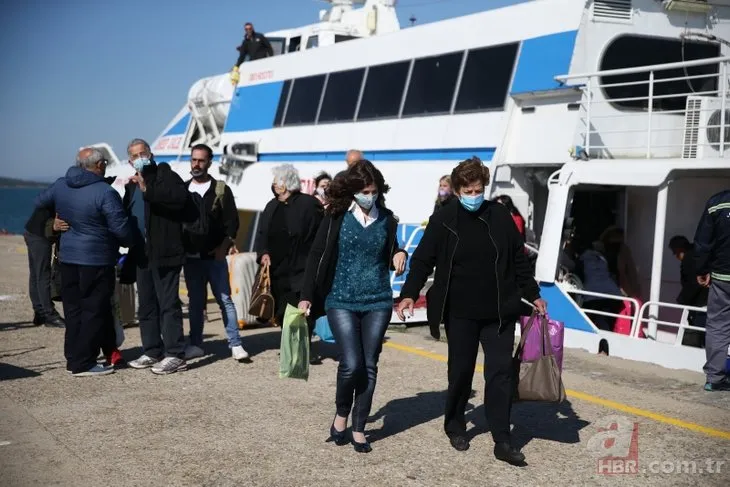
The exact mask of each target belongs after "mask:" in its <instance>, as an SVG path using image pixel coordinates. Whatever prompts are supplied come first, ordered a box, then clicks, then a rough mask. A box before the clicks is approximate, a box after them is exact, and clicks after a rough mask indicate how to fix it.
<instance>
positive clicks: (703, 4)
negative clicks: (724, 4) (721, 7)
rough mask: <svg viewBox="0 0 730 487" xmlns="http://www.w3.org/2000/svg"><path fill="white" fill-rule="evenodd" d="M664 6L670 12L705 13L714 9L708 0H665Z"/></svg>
mask: <svg viewBox="0 0 730 487" xmlns="http://www.w3.org/2000/svg"><path fill="white" fill-rule="evenodd" d="M662 5H664V8H665V9H667V10H669V11H670V12H693V13H705V12H709V11H710V10H711V9H712V5H711V4H710V3H709V2H708V1H707V0H663V1H662Z"/></svg>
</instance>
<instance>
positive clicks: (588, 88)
mask: <svg viewBox="0 0 730 487" xmlns="http://www.w3.org/2000/svg"><path fill="white" fill-rule="evenodd" d="M592 84H593V78H588V83H586V94H587V95H588V96H587V98H588V100H587V105H586V135H585V138H584V140H583V148H584V149H585V151H586V156H588V157H591V100H592V99H593V93H592V90H591V85H592ZM576 155H578V154H576Z"/></svg>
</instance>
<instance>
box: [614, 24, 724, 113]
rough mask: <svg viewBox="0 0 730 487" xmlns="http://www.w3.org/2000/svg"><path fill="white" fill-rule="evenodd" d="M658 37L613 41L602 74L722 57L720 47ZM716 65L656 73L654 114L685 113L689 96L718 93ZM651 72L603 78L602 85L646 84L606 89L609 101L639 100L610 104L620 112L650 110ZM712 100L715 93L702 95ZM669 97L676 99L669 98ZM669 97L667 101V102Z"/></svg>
mask: <svg viewBox="0 0 730 487" xmlns="http://www.w3.org/2000/svg"><path fill="white" fill-rule="evenodd" d="M682 51H683V49H682V41H680V40H675V39H662V38H659V37H641V36H622V37H619V38H617V39H616V40H614V41H613V42H612V43H611V44H610V45H609V46H608V47H607V48H606V51H605V53H604V54H603V59H601V66H600V69H601V70H608V69H621V68H632V67H637V66H649V65H652V64H665V63H676V62H682V61H690V60H693V59H707V58H713V57H719V56H720V46H719V45H715V44H708V43H701V42H687V41H685V42H684V53H683V52H682ZM717 73H718V65H717V64H707V65H704V66H694V67H689V68H686V70H685V69H683V68H677V69H664V70H660V71H655V72H654V79H655V82H654V96H655V97H661V98H658V99H655V100H654V108H653V109H654V110H658V111H668V110H678V111H684V109H685V106H686V103H687V95H689V94H692V93H693V92H694V93H699V92H708V91H709V92H716V91H717ZM710 74H711V75H714V76H712V77H703V78H692V79H686V78H688V77H692V76H701V75H710ZM669 78H676V79H675V80H674V81H666V82H656V80H659V79H669ZM648 80H649V72H648V71H647V72H644V73H634V74H625V75H618V76H602V77H601V80H600V83H601V85H605V84H615V83H635V82H637V81H644V82H646V83H641V84H630V85H624V86H606V87H604V88H603V92H604V94H605V96H606V98H607V99H609V100H611V99H620V98H639V99H638V100H619V101H615V102H612V103H611V104H612V105H613V106H614V107H615V108H618V109H634V110H636V109H638V110H642V109H647V108H648V107H649V101H648V97H649V84H648ZM702 94H703V95H704V96H713V94H714V93H702ZM667 95H676V96H668V97H667ZM665 97H666V98H665Z"/></svg>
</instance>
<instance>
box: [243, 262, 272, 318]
mask: <svg viewBox="0 0 730 487" xmlns="http://www.w3.org/2000/svg"><path fill="white" fill-rule="evenodd" d="M275 304H276V303H275V301H274V296H273V295H272V294H271V273H270V270H269V266H268V265H264V266H261V269H260V271H259V274H258V276H256V281H255V282H254V285H253V289H252V290H251V305H250V306H249V309H248V314H250V315H253V316H256V317H257V318H261V319H262V320H270V319H271V318H273V317H274V310H275V309H276V306H275Z"/></svg>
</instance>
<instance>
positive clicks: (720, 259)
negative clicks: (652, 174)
mask: <svg viewBox="0 0 730 487" xmlns="http://www.w3.org/2000/svg"><path fill="white" fill-rule="evenodd" d="M694 247H695V249H694V250H695V266H696V269H697V271H696V272H697V282H698V283H700V284H701V285H702V286H705V287H709V288H710V293H709V297H708V300H707V325H706V333H705V353H706V356H707V363H705V374H707V383H706V384H705V390H706V391H730V377H728V374H727V370H726V362H727V353H728V347H730V190H725V191H722V192H720V193H717V194H716V195H713V196H712V197H710V199H709V200H708V201H707V205H706V206H705V210H704V211H703V213H702V217H701V218H700V223H699V225H698V226H697V232H696V233H695V238H694Z"/></svg>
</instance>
